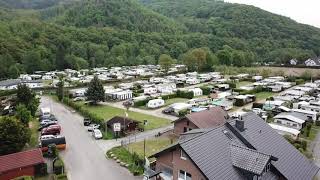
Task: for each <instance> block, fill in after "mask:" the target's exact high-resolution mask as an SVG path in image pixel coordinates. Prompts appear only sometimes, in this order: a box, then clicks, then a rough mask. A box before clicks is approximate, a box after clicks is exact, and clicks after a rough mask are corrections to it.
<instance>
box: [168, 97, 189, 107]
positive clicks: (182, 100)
mask: <svg viewBox="0 0 320 180" xmlns="http://www.w3.org/2000/svg"><path fill="white" fill-rule="evenodd" d="M188 100H189V99H186V98H172V99H168V100H165V106H169V105H171V104H173V103H180V102H187V101H188Z"/></svg>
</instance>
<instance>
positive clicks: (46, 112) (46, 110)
mask: <svg viewBox="0 0 320 180" xmlns="http://www.w3.org/2000/svg"><path fill="white" fill-rule="evenodd" d="M50 114H51V110H50V108H41V109H40V116H42V117H50Z"/></svg>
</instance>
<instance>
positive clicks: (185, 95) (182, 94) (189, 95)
mask: <svg viewBox="0 0 320 180" xmlns="http://www.w3.org/2000/svg"><path fill="white" fill-rule="evenodd" d="M177 97H179V98H186V99H192V98H193V97H194V95H193V92H192V91H190V92H185V91H180V90H178V91H177Z"/></svg>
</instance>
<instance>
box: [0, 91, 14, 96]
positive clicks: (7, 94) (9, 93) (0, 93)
mask: <svg viewBox="0 0 320 180" xmlns="http://www.w3.org/2000/svg"><path fill="white" fill-rule="evenodd" d="M16 93H17V90H16V89H13V90H5V91H4V90H1V91H0V97H2V96H10V95H12V94H16Z"/></svg>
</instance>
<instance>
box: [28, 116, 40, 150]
mask: <svg viewBox="0 0 320 180" xmlns="http://www.w3.org/2000/svg"><path fill="white" fill-rule="evenodd" d="M39 124H40V123H39V121H38V119H33V120H32V121H30V122H29V127H30V131H31V137H30V142H29V146H28V147H26V148H27V149H33V148H36V147H38V145H39V141H38V139H39V131H38V128H39Z"/></svg>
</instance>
